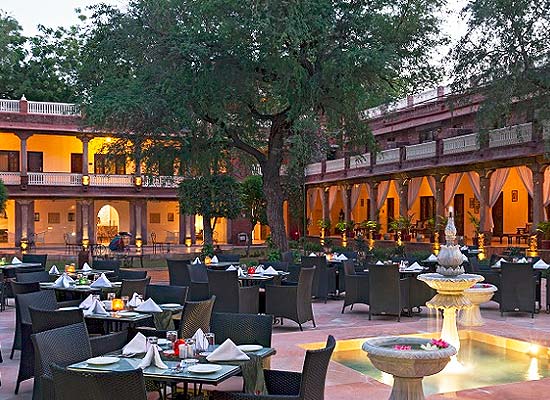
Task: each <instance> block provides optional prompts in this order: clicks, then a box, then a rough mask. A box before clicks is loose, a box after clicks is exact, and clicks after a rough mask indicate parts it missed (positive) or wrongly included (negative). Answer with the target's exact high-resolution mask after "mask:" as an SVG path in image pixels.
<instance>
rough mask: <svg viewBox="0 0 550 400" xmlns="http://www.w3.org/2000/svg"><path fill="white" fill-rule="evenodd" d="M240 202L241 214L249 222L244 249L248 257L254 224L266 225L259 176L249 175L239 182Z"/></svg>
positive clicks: (262, 192) (261, 181)
mask: <svg viewBox="0 0 550 400" xmlns="http://www.w3.org/2000/svg"><path fill="white" fill-rule="evenodd" d="M241 202H242V204H243V214H244V216H245V217H246V219H248V221H249V222H250V235H249V237H248V245H247V247H246V255H247V256H248V253H249V252H250V245H251V244H252V236H253V234H254V228H255V226H256V224H258V223H260V224H263V225H265V224H267V215H266V205H267V202H266V199H265V195H264V190H263V180H262V177H261V176H259V175H250V176H247V177H246V178H244V179H243V181H242V182H241Z"/></svg>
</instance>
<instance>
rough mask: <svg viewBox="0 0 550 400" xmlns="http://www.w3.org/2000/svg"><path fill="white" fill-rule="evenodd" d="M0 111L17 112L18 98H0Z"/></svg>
mask: <svg viewBox="0 0 550 400" xmlns="http://www.w3.org/2000/svg"><path fill="white" fill-rule="evenodd" d="M0 112H19V100H5V99H0Z"/></svg>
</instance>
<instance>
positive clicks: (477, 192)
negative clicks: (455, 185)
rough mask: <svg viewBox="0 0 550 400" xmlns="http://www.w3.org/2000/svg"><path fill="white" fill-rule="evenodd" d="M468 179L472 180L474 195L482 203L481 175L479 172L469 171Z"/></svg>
mask: <svg viewBox="0 0 550 400" xmlns="http://www.w3.org/2000/svg"><path fill="white" fill-rule="evenodd" d="M468 180H469V181H470V186H471V187H472V190H473V192H474V196H475V197H476V199H477V200H478V201H479V202H480V203H481V183H480V181H479V175H478V174H477V172H474V171H469V172H468Z"/></svg>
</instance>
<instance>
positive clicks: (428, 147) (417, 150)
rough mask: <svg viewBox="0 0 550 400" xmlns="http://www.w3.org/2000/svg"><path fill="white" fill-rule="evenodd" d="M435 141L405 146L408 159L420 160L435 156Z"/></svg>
mask: <svg viewBox="0 0 550 400" xmlns="http://www.w3.org/2000/svg"><path fill="white" fill-rule="evenodd" d="M435 145H436V143H435V142H426V143H420V144H413V145H411V146H406V147H405V157H406V160H407V161H408V160H420V159H423V158H432V157H435V151H436V149H435V147H436V146H435Z"/></svg>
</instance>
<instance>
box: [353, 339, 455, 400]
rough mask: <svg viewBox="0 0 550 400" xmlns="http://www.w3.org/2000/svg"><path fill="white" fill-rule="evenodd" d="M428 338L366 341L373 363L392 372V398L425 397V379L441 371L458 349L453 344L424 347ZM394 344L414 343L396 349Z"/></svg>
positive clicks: (393, 399)
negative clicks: (423, 385)
mask: <svg viewBox="0 0 550 400" xmlns="http://www.w3.org/2000/svg"><path fill="white" fill-rule="evenodd" d="M428 342H429V340H427V339H420V338H413V337H394V336H390V337H381V338H374V339H369V340H367V341H366V342H365V343H363V347H362V348H363V350H364V351H365V352H366V353H367V356H368V357H369V359H370V361H371V362H372V364H373V365H374V366H375V367H376V368H378V369H379V370H380V371H383V372H386V373H388V374H391V375H393V377H394V382H393V387H392V392H391V395H390V397H389V399H390V400H422V399H424V398H425V397H424V390H423V387H422V379H423V378H424V377H425V376H430V375H435V374H437V373H438V372H440V371H442V370H443V368H445V366H446V365H447V363H448V362H449V361H450V360H451V356H454V355H455V354H456V349H455V348H454V347H453V346H450V345H449V347H447V348H445V349H438V350H422V349H421V348H420V345H423V344H426V343H428ZM394 346H411V347H412V349H411V350H397V349H395V348H394Z"/></svg>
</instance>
